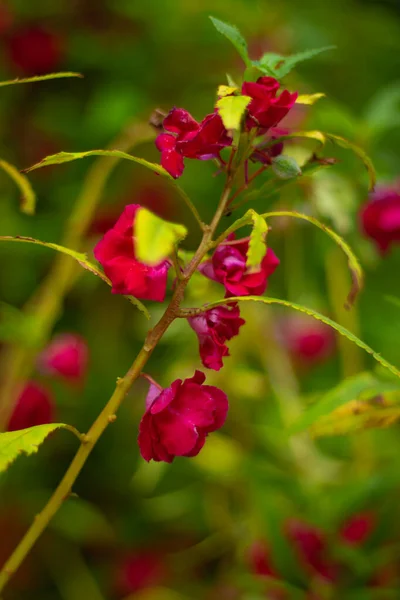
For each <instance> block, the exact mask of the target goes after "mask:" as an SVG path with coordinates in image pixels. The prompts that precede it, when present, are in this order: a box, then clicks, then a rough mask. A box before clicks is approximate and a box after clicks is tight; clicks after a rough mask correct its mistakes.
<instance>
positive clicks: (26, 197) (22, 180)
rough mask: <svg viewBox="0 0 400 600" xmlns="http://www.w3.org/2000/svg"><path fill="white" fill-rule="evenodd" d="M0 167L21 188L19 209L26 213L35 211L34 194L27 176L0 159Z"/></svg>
mask: <svg viewBox="0 0 400 600" xmlns="http://www.w3.org/2000/svg"><path fill="white" fill-rule="evenodd" d="M0 168H1V169H3V171H5V172H6V173H7V174H8V175H9V176H10V177H11V179H12V180H13V181H14V183H16V185H17V186H18V187H19V189H20V190H21V193H22V197H21V211H22V212H23V213H25V214H27V215H33V214H34V213H35V205H36V196H35V192H34V191H33V189H32V186H31V184H30V182H29V180H28V179H27V177H25V176H24V175H22V174H21V173H20V172H19V171H18V169H17V168H16V167H14V165H11V164H10V163H8V162H6V161H5V160H1V159H0Z"/></svg>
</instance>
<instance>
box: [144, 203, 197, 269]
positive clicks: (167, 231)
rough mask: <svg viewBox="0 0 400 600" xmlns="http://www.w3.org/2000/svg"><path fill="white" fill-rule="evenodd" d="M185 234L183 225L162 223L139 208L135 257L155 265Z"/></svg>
mask: <svg viewBox="0 0 400 600" xmlns="http://www.w3.org/2000/svg"><path fill="white" fill-rule="evenodd" d="M186 234H187V229H186V227H185V226H184V225H179V224H177V223H170V222H168V221H164V220H163V219H161V218H160V217H158V216H157V215H155V214H154V213H152V212H150V211H149V210H147V208H141V209H140V210H138V212H137V214H136V219H135V232H134V235H135V251H136V256H137V258H138V260H140V261H141V262H144V263H145V264H147V265H156V264H158V263H160V262H161V261H163V260H164V259H165V258H167V257H168V256H169V255H170V254H171V252H172V251H173V249H174V246H175V245H176V244H177V243H178V242H179V241H181V240H183V238H185V237H186Z"/></svg>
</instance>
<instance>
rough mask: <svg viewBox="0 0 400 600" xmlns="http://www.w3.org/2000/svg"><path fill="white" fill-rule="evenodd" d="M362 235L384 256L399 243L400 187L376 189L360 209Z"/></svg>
mask: <svg viewBox="0 0 400 600" xmlns="http://www.w3.org/2000/svg"><path fill="white" fill-rule="evenodd" d="M359 218H360V226H361V229H362V231H363V233H364V234H365V235H366V236H367V237H369V238H371V239H372V240H373V241H374V242H375V243H376V245H377V246H378V249H379V251H380V252H381V254H385V253H386V252H387V251H388V250H389V248H390V246H391V245H392V244H396V243H397V244H399V243H400V185H396V186H392V187H381V188H378V189H377V190H376V191H375V192H374V193H373V194H371V196H370V201H369V202H367V203H366V204H364V206H363V207H362V208H361V211H360V214H359Z"/></svg>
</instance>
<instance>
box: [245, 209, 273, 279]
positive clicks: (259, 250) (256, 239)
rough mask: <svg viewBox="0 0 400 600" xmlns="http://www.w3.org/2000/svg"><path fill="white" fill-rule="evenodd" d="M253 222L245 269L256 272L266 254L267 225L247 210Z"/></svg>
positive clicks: (259, 216) (255, 214)
mask: <svg viewBox="0 0 400 600" xmlns="http://www.w3.org/2000/svg"><path fill="white" fill-rule="evenodd" d="M248 212H249V213H250V217H251V219H252V221H253V229H252V230H251V234H250V240H249V248H248V250H247V257H246V267H247V268H249V269H250V270H254V271H256V270H257V269H259V268H260V265H261V262H262V260H263V258H264V256H265V255H266V253H267V244H266V242H265V237H266V234H267V232H268V225H267V223H266V221H265V219H264V218H263V217H262V216H261V215H259V214H258V213H256V212H255V211H254V210H249V211H248Z"/></svg>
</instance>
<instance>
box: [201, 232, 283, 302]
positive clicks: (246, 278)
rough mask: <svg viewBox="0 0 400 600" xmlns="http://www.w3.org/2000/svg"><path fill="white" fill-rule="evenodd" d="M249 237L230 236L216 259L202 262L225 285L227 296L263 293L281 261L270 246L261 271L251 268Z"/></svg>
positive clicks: (203, 269) (208, 273) (206, 272)
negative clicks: (248, 255) (248, 256)
mask: <svg viewBox="0 0 400 600" xmlns="http://www.w3.org/2000/svg"><path fill="white" fill-rule="evenodd" d="M248 248H249V239H248V238H243V239H241V240H236V241H235V240H233V239H232V238H230V239H229V240H227V241H225V242H224V243H223V244H220V245H219V246H218V248H217V249H216V250H215V252H214V254H213V256H212V259H211V260H210V261H207V262H204V263H202V264H201V265H200V267H199V270H200V271H201V272H202V273H203V275H205V276H206V277H208V278H209V279H212V280H213V281H218V282H219V283H222V284H223V285H224V286H225V289H226V294H225V295H226V297H229V296H249V295H253V296H261V294H263V293H264V292H265V290H266V287H267V283H268V277H269V276H270V275H272V273H273V272H274V271H275V269H276V267H277V266H278V265H279V258H277V256H276V255H275V253H274V252H273V251H272V250H271V249H270V248H268V251H267V253H266V255H265V257H264V258H263V261H262V263H261V266H260V269H259V271H256V272H253V271H249V270H248V269H247V267H246V255H247V250H248Z"/></svg>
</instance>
